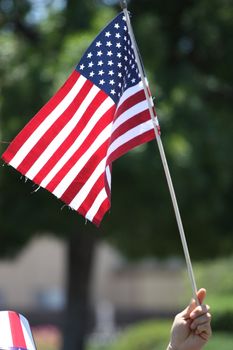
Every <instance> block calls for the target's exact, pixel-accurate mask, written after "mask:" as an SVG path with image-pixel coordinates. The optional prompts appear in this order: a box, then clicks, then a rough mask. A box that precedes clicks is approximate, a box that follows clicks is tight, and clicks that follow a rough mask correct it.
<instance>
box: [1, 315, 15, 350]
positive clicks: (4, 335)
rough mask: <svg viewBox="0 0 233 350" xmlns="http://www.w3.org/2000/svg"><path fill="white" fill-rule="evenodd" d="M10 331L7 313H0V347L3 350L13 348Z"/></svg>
mask: <svg viewBox="0 0 233 350" xmlns="http://www.w3.org/2000/svg"><path fill="white" fill-rule="evenodd" d="M10 330H11V327H10V319H9V314H8V311H5V312H0V340H1V341H0V347H1V348H3V349H4V348H5V349H7V348H9V347H11V346H13V339H12V335H11V331H10Z"/></svg>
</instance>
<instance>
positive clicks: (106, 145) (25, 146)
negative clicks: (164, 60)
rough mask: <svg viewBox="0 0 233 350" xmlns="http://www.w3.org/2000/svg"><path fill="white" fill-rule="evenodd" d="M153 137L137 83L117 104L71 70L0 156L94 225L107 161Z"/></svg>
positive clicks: (103, 206)
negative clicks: (67, 76) (68, 75)
mask: <svg viewBox="0 0 233 350" xmlns="http://www.w3.org/2000/svg"><path fill="white" fill-rule="evenodd" d="M154 137H155V132H154V126H153V123H152V121H151V117H150V114H149V110H148V103H147V101H146V97H145V93H144V90H143V87H142V84H141V83H140V84H137V85H135V86H133V87H131V88H129V89H127V90H126V91H125V92H124V94H123V95H122V97H121V99H120V101H119V103H118V105H117V106H116V105H115V103H114V101H113V100H112V99H111V98H110V97H109V96H108V95H107V94H106V93H105V92H104V91H102V90H100V89H99V88H98V87H97V86H95V85H93V83H92V82H90V81H89V80H87V79H86V78H85V77H83V76H82V75H81V74H80V73H79V72H77V71H74V72H73V73H72V74H71V75H70V77H69V78H68V80H67V81H66V83H65V84H64V85H63V86H62V87H61V88H60V90H59V91H58V92H57V93H56V94H55V95H54V96H53V97H52V98H51V100H50V101H49V102H48V103H47V104H46V105H45V106H44V107H43V108H42V109H41V110H40V111H39V112H38V113H37V114H36V115H35V117H34V118H33V119H32V120H31V121H30V122H29V123H28V124H27V125H26V126H25V127H24V129H23V130H22V131H21V132H20V133H19V134H18V135H17V136H16V138H15V139H14V140H13V142H12V143H11V144H10V146H9V147H8V149H7V150H6V152H5V153H4V154H3V159H4V160H5V161H6V162H7V163H9V164H10V165H11V166H13V167H14V168H15V169H17V170H18V171H19V172H21V173H22V174H23V175H25V176H26V177H27V178H29V179H31V180H32V181H34V182H35V183H36V184H38V185H39V186H41V187H44V188H46V189H47V190H48V191H50V192H52V193H53V194H54V195H55V196H56V197H58V198H60V199H61V200H63V201H64V202H65V203H66V204H68V205H69V206H70V207H71V208H73V209H75V210H76V211H78V212H79V213H80V214H82V215H83V216H84V217H85V218H87V219H88V220H90V221H92V222H94V223H95V224H96V225H99V224H100V221H101V220H102V217H103V215H104V214H105V212H106V211H107V210H108V209H109V207H110V188H111V163H112V161H113V160H115V159H117V158H118V157H120V156H121V155H123V154H124V153H126V152H128V151H129V150H130V149H132V148H133V147H135V146H137V145H139V144H141V143H143V142H148V141H150V140H152V139H153V138H154Z"/></svg>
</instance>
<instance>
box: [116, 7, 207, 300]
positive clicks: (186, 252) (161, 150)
mask: <svg viewBox="0 0 233 350" xmlns="http://www.w3.org/2000/svg"><path fill="white" fill-rule="evenodd" d="M121 6H122V9H123V12H124V15H125V18H126V23H127V27H128V31H129V35H130V38H131V41H132V45H133V50H134V53H135V57H136V61H137V65H138V69H139V72H140V75H141V79H142V83H143V88H144V92H145V95H146V99H147V103H148V107H149V111H150V116H151V119H152V122H153V125H154V130H155V135H156V141H157V144H158V148H159V153H160V157H161V160H162V164H163V168H164V172H165V175H166V179H167V183H168V188H169V191H170V195H171V200H172V204H173V208H174V212H175V216H176V221H177V225H178V229H179V233H180V238H181V242H182V246H183V250H184V256H185V260H186V265H187V270H188V275H189V279H190V283H191V287H192V292H193V298H194V300H195V301H196V304H197V305H199V304H200V303H199V300H198V298H197V286H196V281H195V277H194V273H193V268H192V263H191V259H190V255H189V250H188V245H187V241H186V238H185V233H184V228H183V224H182V220H181V216H180V212H179V207H178V204H177V200H176V194H175V191H174V187H173V183H172V179H171V175H170V171H169V168H168V164H167V160H166V156H165V152H164V148H163V144H162V141H161V138H160V135H159V132H158V129H157V125H156V119H155V115H154V111H153V106H152V103H151V99H150V96H149V93H148V90H147V83H146V80H145V77H144V72H143V67H142V63H141V60H140V57H139V53H138V49H137V43H136V40H135V37H134V33H133V29H132V26H131V23H130V18H129V14H128V11H127V2H126V1H121Z"/></svg>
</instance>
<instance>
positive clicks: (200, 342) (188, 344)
mask: <svg viewBox="0 0 233 350" xmlns="http://www.w3.org/2000/svg"><path fill="white" fill-rule="evenodd" d="M205 296H206V290H205V289H203V288H202V289H200V290H199V291H198V292H197V297H198V300H199V302H200V304H201V305H199V306H197V305H196V302H195V300H192V301H191V303H190V305H189V306H188V307H187V308H186V309H185V310H183V311H182V312H180V313H179V314H178V315H177V316H176V317H175V320H174V323H173V325H172V329H171V340H170V344H169V346H168V349H167V350H200V349H202V348H203V346H204V345H205V344H206V343H207V341H208V340H209V338H210V336H211V333H212V332H211V326H210V321H211V315H210V313H209V306H208V305H202V302H203V300H204V298H205Z"/></svg>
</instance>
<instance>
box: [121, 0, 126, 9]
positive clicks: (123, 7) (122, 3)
mask: <svg viewBox="0 0 233 350" xmlns="http://www.w3.org/2000/svg"><path fill="white" fill-rule="evenodd" d="M120 4H121V8H122V10H124V9H127V0H121V1H120Z"/></svg>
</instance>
